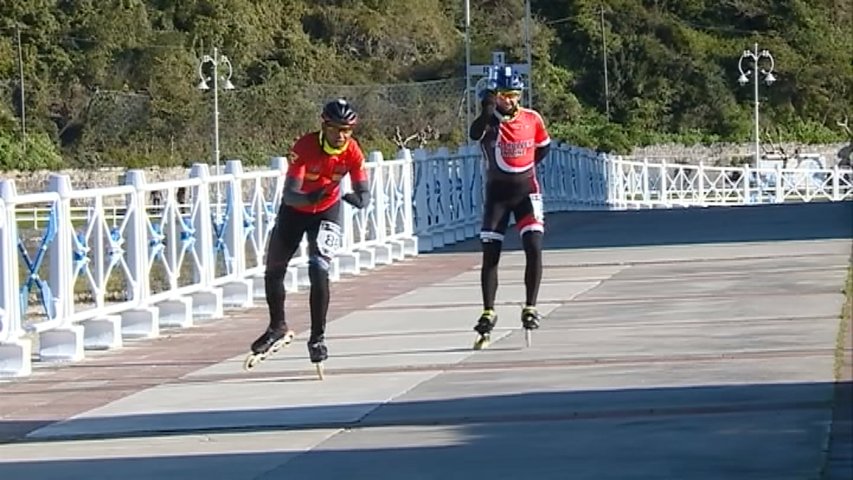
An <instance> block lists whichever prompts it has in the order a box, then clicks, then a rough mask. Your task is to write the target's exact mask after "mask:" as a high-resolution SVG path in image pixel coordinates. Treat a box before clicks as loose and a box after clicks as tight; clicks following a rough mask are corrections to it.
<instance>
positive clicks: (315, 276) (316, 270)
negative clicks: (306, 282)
mask: <svg viewBox="0 0 853 480" xmlns="http://www.w3.org/2000/svg"><path fill="white" fill-rule="evenodd" d="M308 278H309V279H310V280H311V293H310V294H309V298H308V302H309V303H310V305H311V338H310V341H311V342H319V341H322V340H323V339H324V337H325V334H326V314H327V313H328V311H329V271H328V270H327V269H325V268H323V267H322V266H320V265H317V264H315V263H311V264H310V265H309V266H308Z"/></svg>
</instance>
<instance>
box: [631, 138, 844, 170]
mask: <svg viewBox="0 0 853 480" xmlns="http://www.w3.org/2000/svg"><path fill="white" fill-rule="evenodd" d="M845 145H847V143H832V144H824V145H801V144H795V143H783V144H781V145H780V147H781V149H782V150H784V152H785V153H786V154H787V155H789V156H793V155H794V154H795V153H796V152H799V153H800V154H818V155H821V156H823V158H824V159H825V160H826V165H827V167H830V168H831V167H833V166H835V165H836V164H837V163H838V161H839V159H838V151H839V150H841V148H842V147H844V146H845ZM763 147H769V145H762V150H761V151H762V153H764V148H763ZM779 153H781V152H779ZM630 156H631V157H633V158H634V159H643V158H646V159H648V160H649V161H650V162H659V161H661V160H663V159H665V160H666V161H667V162H679V163H688V164H694V165H695V164H698V163H699V162H700V161H701V162H703V163H704V164H705V165H709V166H728V165H732V164H733V163H734V164H737V163H739V162H742V161H743V160H745V159H749V160H751V159H752V158H754V157H755V144H752V143H745V144H731V143H719V144H713V145H695V146H685V145H675V144H670V145H654V146H648V147H642V148H635V149H634V150H633V151H632V152H631V155H630Z"/></svg>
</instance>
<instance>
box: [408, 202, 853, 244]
mask: <svg viewBox="0 0 853 480" xmlns="http://www.w3.org/2000/svg"><path fill="white" fill-rule="evenodd" d="M545 221H546V226H545V228H546V233H545V242H544V244H545V248H546V249H570V248H608V247H639V246H658V245H684V244H700V243H702V244H708V243H733V242H771V241H787V240H824V239H841V238H853V201H846V202H821V203H796V204H778V205H775V204H774V205H755V206H739V207H707V208H697V207H692V208H676V209H659V210H619V211H575V212H564V213H553V214H550V215H546V220H545ZM520 247H521V244H520V242H519V239H518V234H517V233H516V231H515V230H514V229H513V227H510V231H508V232H507V235H506V248H507V249H508V250H518V249H519V248H520ZM479 251H480V242H479V240H477V239H472V240H467V241H464V242H460V243H457V244H455V245H448V246H445V247H443V248H440V249H437V250H435V251H433V252H427V253H422V255H430V254H433V255H434V254H442V253H456V252H479Z"/></svg>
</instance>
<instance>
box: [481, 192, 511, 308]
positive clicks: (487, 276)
mask: <svg viewBox="0 0 853 480" xmlns="http://www.w3.org/2000/svg"><path fill="white" fill-rule="evenodd" d="M498 193H499V192H497V191H496V189H495V188H492V187H490V186H487V187H486V202H485V205H484V206H483V225H482V227H481V228H480V241H481V243H482V251H483V261H482V265H481V266H480V290H481V293H482V298H483V314H482V315H481V318H483V317H487V318H490V319H494V317H495V297H496V296H497V292H498V264H499V263H500V259H501V250H502V248H503V239H504V234H505V232H506V228H507V225H508V224H509V213H510V211H509V209H508V208H507V207H506V205H505V204H504V203H503V202H501V201H500V198H499V196H498Z"/></svg>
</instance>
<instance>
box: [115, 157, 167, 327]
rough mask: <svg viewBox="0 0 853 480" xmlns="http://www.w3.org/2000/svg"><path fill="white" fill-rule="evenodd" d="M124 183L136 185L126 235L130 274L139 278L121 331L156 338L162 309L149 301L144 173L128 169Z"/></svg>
mask: <svg viewBox="0 0 853 480" xmlns="http://www.w3.org/2000/svg"><path fill="white" fill-rule="evenodd" d="M124 182H125V184H127V185H131V186H133V187H134V188H135V190H136V191H135V192H134V193H133V194H131V195H128V198H127V200H126V201H125V204H126V205H127V212H126V215H127V216H128V217H129V219H128V223H127V227H126V230H125V231H126V235H127V264H128V269H129V270H130V272H131V277H132V278H135V279H136V284H135V285H134V286H133V299H134V300H135V303H136V306H135V307H133V308H131V309H130V310H127V311H125V312H122V313H121V334H122V336H123V337H128V338H134V337H139V338H146V337H156V336H158V335H159V334H160V309H158V308H155V307H153V306H151V305H149V304H148V298H149V296H150V295H151V281H150V279H149V268H148V264H149V262H150V257H149V253H150V252H149V249H150V247H149V245H148V228H149V225H148V222H149V218H148V212H147V211H146V208H145V207H146V201H145V198H146V190H145V173H144V172H143V171H142V170H129V171H128V172H127V173H126V174H125V179H124Z"/></svg>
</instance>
